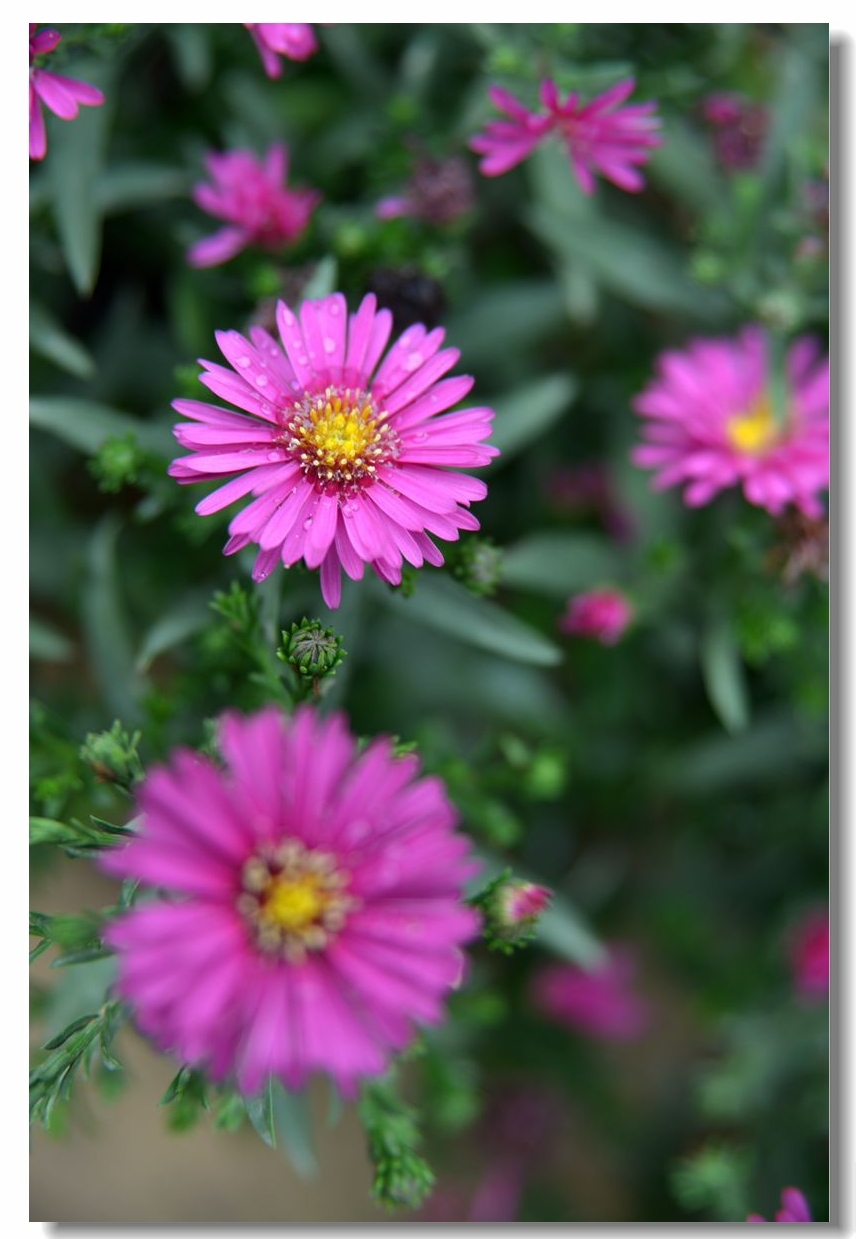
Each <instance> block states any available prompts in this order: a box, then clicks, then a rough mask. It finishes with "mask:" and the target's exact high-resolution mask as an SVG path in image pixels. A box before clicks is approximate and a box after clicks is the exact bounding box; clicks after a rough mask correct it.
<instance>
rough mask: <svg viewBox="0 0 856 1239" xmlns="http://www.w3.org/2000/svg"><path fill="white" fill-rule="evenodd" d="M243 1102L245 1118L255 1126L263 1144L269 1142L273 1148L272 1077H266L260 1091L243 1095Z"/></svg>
mask: <svg viewBox="0 0 856 1239" xmlns="http://www.w3.org/2000/svg"><path fill="white" fill-rule="evenodd" d="M244 1104H245V1105H246V1107H247V1118H248V1119H249V1120H250V1122H251V1123H252V1125H253V1127H255V1129H256V1131H257V1132H258V1133H259V1135H260V1136H261V1138H262V1140H264V1142H265V1144H269V1145H270V1147H271V1148H272V1149H275V1148H276V1127H275V1126H274V1121H273V1078H272V1077H270V1078H269V1079H268V1082H267V1084H266V1085H265V1087H264V1088H263V1089H262V1091H261V1092H260V1093H257V1094H255V1095H254V1096H252V1097H245V1098H244Z"/></svg>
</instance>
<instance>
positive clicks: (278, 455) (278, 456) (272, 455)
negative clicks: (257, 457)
mask: <svg viewBox="0 0 856 1239" xmlns="http://www.w3.org/2000/svg"><path fill="white" fill-rule="evenodd" d="M267 458H268V460H282V451H281V450H280V451H276V452H268V454H267Z"/></svg>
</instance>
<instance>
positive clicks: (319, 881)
mask: <svg viewBox="0 0 856 1239" xmlns="http://www.w3.org/2000/svg"><path fill="white" fill-rule="evenodd" d="M241 876H242V887H243V889H242V891H241V893H240V894H239V896H238V900H237V907H238V911H239V912H240V913H241V915H242V916H243V917H244V919H245V920H246V922H247V925H248V928H249V930H250V932H251V934H252V936H253V938H254V940H255V943H256V945H257V946H258V947H259V948H260V949H261V950H262V951H263V952H264V953H265V954H273V955H278V956H281V957H283V958H285V959H287V960H288V961H289V962H291V963H300V962H301V960H303V959H305V958H306V953H307V951H320V950H322V949H323V948H324V947H325V946H326V945H327V943H328V942H329V941H330V939H331V937H332V936H333V935H335V934H336V933H337V932H338V931H339V930H340V929H341V928H342V926H343V925H344V923H345V920H346V919H347V914H348V913H349V912H351V911H352V910H353V909H354V908H356V907H358V906H359V900H358V899H356V898H354V897H353V896H352V895H347V894H345V888H346V887H347V886H348V884H349V882H350V875H349V874H347V873H345V872H344V871H343V870H341V869H337V868H336V862H335V860H334V858H333V857H332V856H331V855H330V854H329V853H328V852H320V851H315V850H314V849H309V848H307V847H306V846H305V845H304V844H303V843H301V842H300V841H299V840H298V839H285V840H284V841H283V842H282V843H280V844H270V845H268V846H264V847H262V848H261V849H260V850H259V852H258V853H257V854H256V855H255V856H251V857H250V859H249V860H248V861H247V863H246V864H245V865H244V868H243V872H242V875H241Z"/></svg>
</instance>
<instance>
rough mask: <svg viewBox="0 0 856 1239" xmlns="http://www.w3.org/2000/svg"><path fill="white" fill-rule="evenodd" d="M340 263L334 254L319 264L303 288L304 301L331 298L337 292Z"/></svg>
mask: <svg viewBox="0 0 856 1239" xmlns="http://www.w3.org/2000/svg"><path fill="white" fill-rule="evenodd" d="M338 271H339V262H338V259H337V258H335V257H334V256H333V255H332V254H328V255H327V256H326V257H325V258H322V259H321V261H320V262H319V263H317V265H316V267H315V270H314V271H313V272H312V274H311V276H310V277H309V279H308V280H307V281H306V283H305V285H304V286H303V291H302V292H301V294H300V298H301V300H302V301H309V300H314V299H316V298H318V297H329V295H330V293H332V292H334V291H335V288H336V277H337V274H338Z"/></svg>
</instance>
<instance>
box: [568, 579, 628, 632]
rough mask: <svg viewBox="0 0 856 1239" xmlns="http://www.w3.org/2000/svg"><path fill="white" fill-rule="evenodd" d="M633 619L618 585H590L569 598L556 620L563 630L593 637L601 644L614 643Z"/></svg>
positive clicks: (626, 600)
mask: <svg viewBox="0 0 856 1239" xmlns="http://www.w3.org/2000/svg"><path fill="white" fill-rule="evenodd" d="M632 619H633V608H632V606H631V605H630V602H629V600H628V599H627V598H626V597H625V595H624V594H622V592H621V590H619V589H611V588H604V589H590V590H588V591H587V592H586V593H584V594H577V595H576V597H574V598H569V599H568V607H567V610H566V612H565V614H564V615H563V616H562V618H561V619H560V620H559V627H560V628H561V630H562V632H567V633H569V634H570V635H571V636H575V637H594V639H595V640H596V641H599V642H600V643H601V645H615V644H616V642H617V641H618V640H619V638H620V637H621V635H622V633H623V632H624V630H625V628H626V627H627V625H628V624H629V623H630V621H631V620H632Z"/></svg>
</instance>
